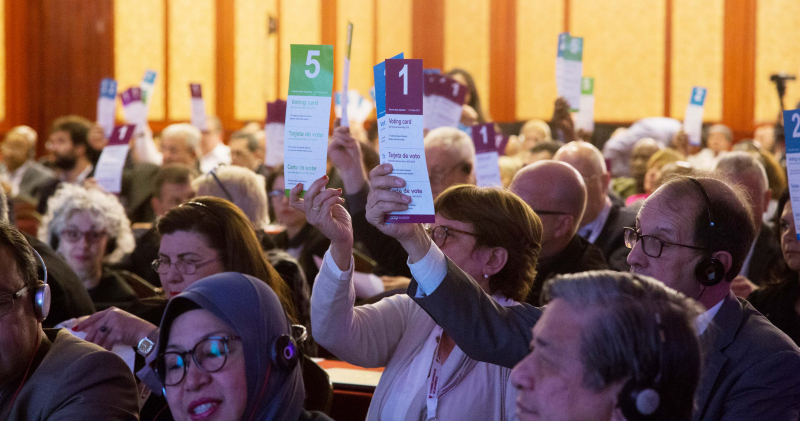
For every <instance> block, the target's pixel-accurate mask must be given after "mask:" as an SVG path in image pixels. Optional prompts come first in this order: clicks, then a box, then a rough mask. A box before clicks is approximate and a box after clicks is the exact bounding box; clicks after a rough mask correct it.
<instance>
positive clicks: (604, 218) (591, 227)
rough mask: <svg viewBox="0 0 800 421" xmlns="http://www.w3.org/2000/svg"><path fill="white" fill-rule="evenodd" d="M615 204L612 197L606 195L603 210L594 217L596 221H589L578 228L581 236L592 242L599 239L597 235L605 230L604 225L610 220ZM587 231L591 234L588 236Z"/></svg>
mask: <svg viewBox="0 0 800 421" xmlns="http://www.w3.org/2000/svg"><path fill="white" fill-rule="evenodd" d="M612 206H613V204H612V203H611V199H609V198H608V195H606V203H605V205H603V210H601V211H600V213H599V214H598V215H597V218H594V221H592V222H589V223H588V224H586V225H584V226H582V227H581V228H580V229H579V230H578V234H579V235H580V236H581V237H584V238H586V240H587V241H588V242H590V243H592V244H594V242H595V241H597V237H599V236H600V232H601V231H603V227H605V225H606V222H608V216H609V215H610V214H611V207H612ZM586 233H589V236H588V237H587V236H586Z"/></svg>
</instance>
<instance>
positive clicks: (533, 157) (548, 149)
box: [522, 140, 564, 166]
mask: <svg viewBox="0 0 800 421" xmlns="http://www.w3.org/2000/svg"><path fill="white" fill-rule="evenodd" d="M562 146H564V144H563V143H561V142H554V141H552V140H551V141H546V142H540V143H537V144H535V145H533V147H532V148H530V149H529V150H528V151H527V152H525V153H523V158H522V164H523V166H525V165H530V164H533V163H534V162H537V161H544V160H547V159H553V156H554V155H555V154H556V152H558V150H559V149H561V147H562Z"/></svg>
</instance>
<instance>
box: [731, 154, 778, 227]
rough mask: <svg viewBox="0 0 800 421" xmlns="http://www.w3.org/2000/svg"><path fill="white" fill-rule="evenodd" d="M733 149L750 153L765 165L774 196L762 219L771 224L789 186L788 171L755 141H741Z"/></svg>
mask: <svg viewBox="0 0 800 421" xmlns="http://www.w3.org/2000/svg"><path fill="white" fill-rule="evenodd" d="M733 150H734V151H745V152H748V153H750V154H751V155H753V157H755V158H756V159H757V160H758V162H760V163H761V165H762V166H764V170H765V171H766V172H767V180H768V181H769V189H770V190H771V191H772V198H771V199H770V201H769V205H768V206H767V207H766V208H765V209H764V215H763V218H762V220H763V221H764V222H766V223H767V224H771V223H772V222H773V219H774V216H775V209H776V208H777V207H778V200H780V198H781V193H782V192H783V191H784V190H786V187H787V181H786V173H785V171H784V169H783V167H781V164H780V163H779V162H778V160H777V159H775V156H774V155H772V154H771V153H769V152H767V151H765V150H764V149H762V148H758V147H756V146H755V145H754V144H753V143H750V142H739V143H737V144H736V146H734V147H733Z"/></svg>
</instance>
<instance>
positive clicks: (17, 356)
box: [0, 247, 39, 390]
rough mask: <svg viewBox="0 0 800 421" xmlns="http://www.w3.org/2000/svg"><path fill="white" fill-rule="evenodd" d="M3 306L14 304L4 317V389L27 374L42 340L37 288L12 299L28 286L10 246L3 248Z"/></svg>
mask: <svg viewBox="0 0 800 421" xmlns="http://www.w3.org/2000/svg"><path fill="white" fill-rule="evenodd" d="M0 258H2V259H3V262H5V264H3V265H0V297H1V298H0V301H2V302H4V303H5V304H2V305H0V308H3V309H6V308H8V307H6V306H11V307H13V308H12V309H11V311H10V312H9V313H6V314H5V315H3V316H0V344H2V345H0V390H3V388H5V387H6V386H7V385H8V384H9V383H10V382H12V381H14V380H16V379H17V378H19V376H21V375H22V374H23V372H24V371H25V368H26V367H27V365H28V363H29V362H30V360H31V358H32V356H33V353H34V352H35V348H36V344H37V343H38V341H39V325H38V322H37V321H36V316H35V314H34V312H33V297H32V294H33V291H32V290H28V291H27V292H26V293H25V294H23V295H22V296H21V297H19V298H17V299H14V300H12V299H11V298H10V296H9V295H8V294H14V293H15V292H17V291H19V290H20V289H22V288H23V287H24V286H25V281H24V280H23V279H22V276H21V275H20V273H19V270H18V269H17V265H16V264H15V263H14V262H15V260H14V257H13V256H12V254H11V252H9V251H8V250H7V249H6V247H0Z"/></svg>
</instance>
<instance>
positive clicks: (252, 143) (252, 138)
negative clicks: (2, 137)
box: [231, 130, 260, 152]
mask: <svg viewBox="0 0 800 421" xmlns="http://www.w3.org/2000/svg"><path fill="white" fill-rule="evenodd" d="M233 139H244V140H245V142H246V143H245V144H246V145H247V150H249V151H250V152H255V151H257V150H258V148H259V146H260V145H259V144H258V138H256V134H255V133H251V132H246V131H244V130H239V131H236V132H233V134H231V140H233Z"/></svg>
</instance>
